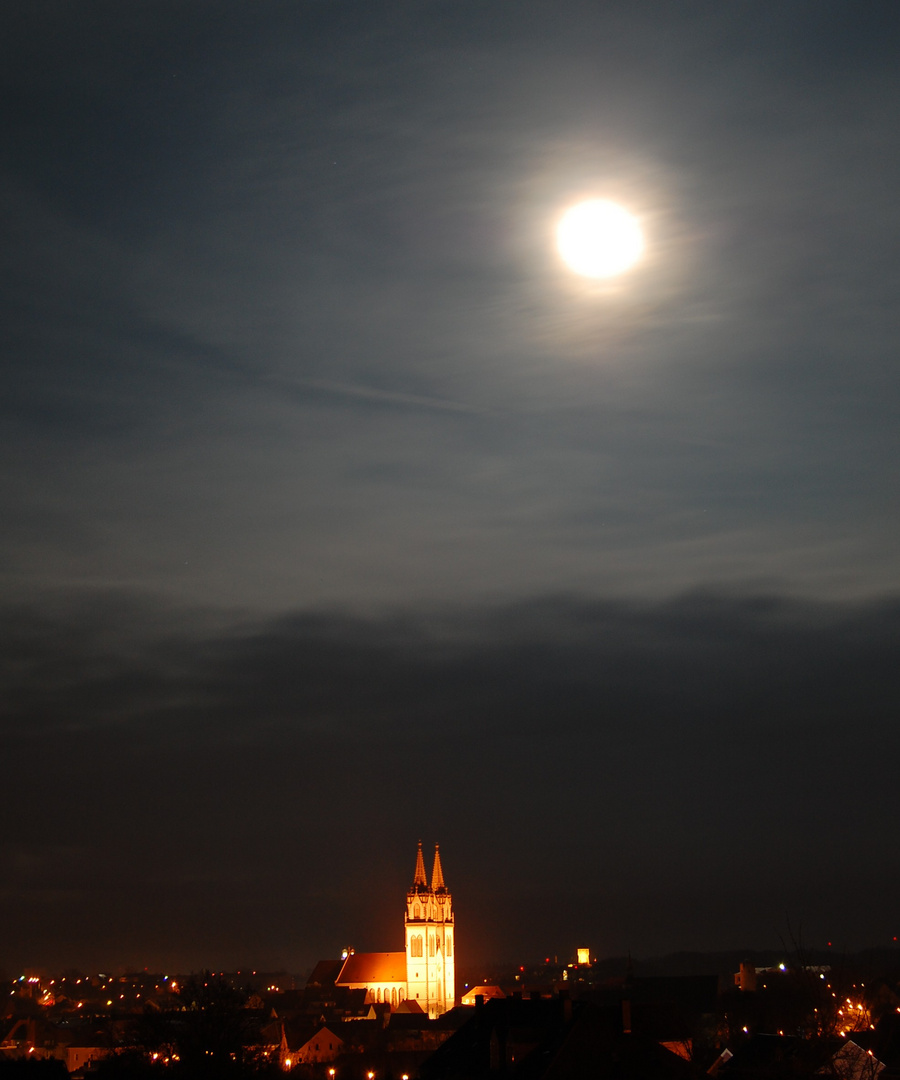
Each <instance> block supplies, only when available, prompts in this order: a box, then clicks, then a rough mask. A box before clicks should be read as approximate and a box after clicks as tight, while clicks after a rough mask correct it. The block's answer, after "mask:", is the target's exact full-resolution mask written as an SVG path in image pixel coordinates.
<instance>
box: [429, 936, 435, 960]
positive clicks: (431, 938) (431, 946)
mask: <svg viewBox="0 0 900 1080" xmlns="http://www.w3.org/2000/svg"><path fill="white" fill-rule="evenodd" d="M428 955H429V956H434V934H429V935H428Z"/></svg>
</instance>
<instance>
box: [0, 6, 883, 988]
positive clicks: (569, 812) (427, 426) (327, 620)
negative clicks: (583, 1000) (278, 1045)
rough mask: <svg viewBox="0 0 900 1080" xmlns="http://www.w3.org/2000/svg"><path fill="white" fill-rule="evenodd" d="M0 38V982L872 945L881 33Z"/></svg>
mask: <svg viewBox="0 0 900 1080" xmlns="http://www.w3.org/2000/svg"><path fill="white" fill-rule="evenodd" d="M2 22H3V27H2V33H0V84H2V85H0V92H2V100H3V108H2V112H0V129H2V130H0V136H2V137H0V199H2V208H3V223H4V224H3V244H2V248H0V260H2V271H0V272H2V289H0V305H2V312H0V334H2V339H3V349H2V363H3V369H4V370H3V387H4V392H3V394H2V409H3V431H4V438H3V440H2V470H0V483H2V522H3V528H2V530H0V536H2V547H0V575H2V594H0V602H2V619H3V630H2V640H3V649H2V657H3V658H2V666H0V671H2V682H0V738H2V748H3V753H2V761H3V807H4V812H3V818H2V823H0V824H2V828H0V925H2V926H3V928H4V929H3V939H2V944H0V969H4V970H6V971H7V972H9V973H14V972H15V971H16V970H17V969H18V968H19V967H20V966H22V965H26V964H30V965H42V964H44V965H48V966H50V967H53V968H57V969H58V968H61V967H63V966H66V965H79V966H81V967H88V968H100V969H101V970H108V969H110V968H113V969H114V968H115V967H117V966H118V967H122V966H126V965H129V966H134V967H144V966H149V967H151V968H162V969H164V970H165V969H166V968H167V967H168V968H170V969H171V968H175V969H180V970H190V969H192V968H193V969H198V968H200V967H203V966H212V967H216V968H220V967H221V968H226V967H240V966H242V965H243V966H251V965H252V966H253V967H266V966H269V967H280V966H285V967H287V968H289V969H290V970H293V971H297V972H301V971H303V970H304V968H305V967H308V966H309V965H310V964H312V963H313V962H315V961H316V960H318V959H320V958H323V957H333V956H336V955H337V954H338V953H339V951H340V949H341V947H342V946H345V945H351V944H352V945H354V946H356V947H357V948H359V949H379V950H381V949H385V950H386V949H396V948H399V947H402V913H403V903H404V897H405V890H406V889H407V887H408V886H409V885H410V884H411V883H412V874H413V869H414V863H415V850H416V841H417V840H418V839H419V838H420V837H421V838H422V840H423V841H424V844H425V846H426V851H429V850H430V849H433V844H434V843H435V842H439V843H440V845H441V852H442V857H443V863H444V871H445V874H446V878H447V883H448V885H449V887H450V889H451V890H452V892H453V895H454V902H455V906H456V910H457V919H458V934H459V960H458V962H459V963H460V964H461V965H462V966H463V967H464V968H465V967H466V966H467V964H475V965H477V964H478V963H481V962H487V961H488V960H493V959H519V958H522V959H523V960H524V959H531V958H537V957H541V958H542V957H544V956H545V955H554V954H558V955H560V958H562V957H563V956H564V955H565V956H566V957H567V958H568V956H569V954H570V953H572V951H573V950H574V948H575V946H577V945H582V944H586V945H589V946H590V948H591V949H592V951H593V952H594V953H595V954H598V955H600V956H608V955H613V954H621V953H624V951H625V950H627V949H630V950H631V952H632V953H633V954H634V955H635V956H636V957H647V956H652V955H658V954H660V953H664V952H670V951H675V950H687V949H720V948H731V947H734V948H741V947H744V946H756V947H770V946H778V944H779V942H780V941H781V939H782V938H787V937H788V935H789V933H791V932H794V933H795V934H796V933H797V932H798V930H799V933H800V934H801V935H802V938H803V941H804V943H805V944H807V945H810V946H817V945H824V944H825V942H826V941H833V942H834V948H835V949H836V950H837V949H845V948H846V949H849V948H856V947H860V946H865V945H876V944H888V943H890V942H891V940H892V938H893V936H894V935H895V934H897V935H900V845H898V843H897V834H898V821H900V785H898V763H900V732H898V725H897V720H898V712H900V663H898V659H897V654H898V651H900V650H898V645H900V590H898V582H900V544H898V531H900V497H898V496H900V490H898V473H900V445H898V441H900V440H898V434H900V425H898V406H900V371H898V341H900V303H898V285H900V247H898V239H900V198H898V193H900V140H898V132H900V65H898V63H897V57H898V55H900V7H898V6H897V5H896V4H892V3H883V4H882V3H875V4H850V3H832V2H829V0H814V2H809V3H801V2H796V3H795V2H791V3H783V2H780V0H779V2H772V3H766V2H747V3H741V2H729V3H727V4H726V3H721V4H720V3H712V2H709V3H696V4H691V3H679V4H663V3H643V2H640V0H637V2H627V3H626V2H624V0H623V2H618V3H617V2H608V3H599V2H592V3H578V2H569V0H563V2H555V3H550V2H540V3H535V2H528V0H518V2H515V3H513V2H501V0H477V2H475V0H452V2H451V0H444V2H438V0H434V2H429V0H416V2H414V3H404V2H397V0H392V2H390V3H378V2H372V0H364V2H359V3H351V2H339V0H335V2H325V0H305V2H304V0H290V2H283V3H282V2H270V0H262V2H258V3H256V2H254V3H248V2H228V0H221V2H220V0H214V2H213V0H210V2H202V0H187V2H185V0H181V2H178V3H174V2H173V3H165V2H154V3H144V2H139V0H129V2H127V3H121V2H112V0H111V2H102V3H101V2H92V0H80V2H78V3H68V2H63V0H59V2H42V0H18V2H13V3H7V4H5V5H4V12H3V16H2ZM587 197H597V198H607V199H612V200H615V201H616V202H618V203H620V204H621V205H622V206H624V207H626V208H627V209H628V210H629V211H630V212H632V213H633V214H635V215H636V216H637V218H638V219H639V221H640V223H641V226H642V228H643V230H644V235H645V240H646V254H645V258H644V259H643V260H642V261H641V262H640V263H638V264H637V265H636V266H635V267H634V268H633V269H631V270H630V271H629V272H627V273H625V274H623V275H621V276H619V277H616V278H609V279H600V280H595V279H590V278H584V277H580V276H578V275H576V274H573V273H572V272H571V271H570V270H569V269H568V268H567V267H566V266H565V265H564V264H563V263H562V261H561V260H560V258H559V255H558V253H557V251H556V247H555V229H556V224H557V221H558V220H559V218H560V216H561V214H562V213H563V211H564V210H565V209H566V208H567V207H569V206H571V205H572V204H573V203H576V202H577V201H579V200H580V199H583V198H587Z"/></svg>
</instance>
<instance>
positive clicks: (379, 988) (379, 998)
mask: <svg viewBox="0 0 900 1080" xmlns="http://www.w3.org/2000/svg"><path fill="white" fill-rule="evenodd" d="M378 1003H379V1005H380V1004H381V987H380V986H379V987H378Z"/></svg>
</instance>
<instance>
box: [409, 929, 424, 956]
mask: <svg viewBox="0 0 900 1080" xmlns="http://www.w3.org/2000/svg"><path fill="white" fill-rule="evenodd" d="M409 955H410V956H421V955H422V935H421V934H413V936H412V937H411V938H410V941H409Z"/></svg>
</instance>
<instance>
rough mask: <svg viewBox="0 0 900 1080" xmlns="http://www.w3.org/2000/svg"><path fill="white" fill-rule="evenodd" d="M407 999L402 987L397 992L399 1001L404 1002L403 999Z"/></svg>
mask: <svg viewBox="0 0 900 1080" xmlns="http://www.w3.org/2000/svg"><path fill="white" fill-rule="evenodd" d="M405 997H406V991H405V990H404V989H403V987H402V986H401V987H400V989H399V990H398V991H397V1000H398V1001H403V999H404V998H405Z"/></svg>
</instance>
